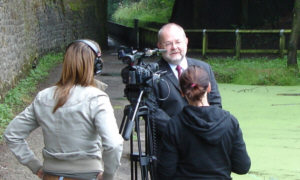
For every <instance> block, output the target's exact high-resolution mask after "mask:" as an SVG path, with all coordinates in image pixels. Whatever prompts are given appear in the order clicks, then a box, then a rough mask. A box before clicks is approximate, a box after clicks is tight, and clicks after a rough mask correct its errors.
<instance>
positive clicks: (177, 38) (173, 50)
mask: <svg viewBox="0 0 300 180" xmlns="http://www.w3.org/2000/svg"><path fill="white" fill-rule="evenodd" d="M187 44H188V39H187V38H186V36H185V34H184V32H183V31H182V30H181V29H179V28H178V27H176V26H171V27H166V28H165V29H164V30H163V31H162V33H161V36H160V41H159V42H158V44H157V46H158V48H160V49H166V50H167V51H166V52H164V53H162V56H163V58H164V59H165V60H166V61H167V62H169V63H171V64H179V63H180V62H181V61H182V59H183V58H185V55H186V52H187Z"/></svg>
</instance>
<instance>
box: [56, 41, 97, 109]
mask: <svg viewBox="0 0 300 180" xmlns="http://www.w3.org/2000/svg"><path fill="white" fill-rule="evenodd" d="M88 41H91V40H88ZM91 42H92V43H94V44H95V45H96V46H97V47H98V49H99V50H100V47H99V45H98V44H97V43H96V42H94V41H91ZM95 58H96V55H95V52H93V50H92V49H91V48H90V47H89V46H88V45H87V44H85V43H83V42H79V41H75V42H73V43H71V44H70V45H69V46H68V47H67V50H66V53H65V55H64V62H63V68H62V73H61V77H60V80H59V81H58V82H57V83H56V86H57V89H56V91H55V94H54V97H55V98H56V99H57V104H56V105H55V107H54V109H53V113H54V112H55V111H56V110H57V109H58V108H60V107H62V106H63V105H64V104H65V103H66V102H67V100H68V97H69V96H68V95H69V92H70V89H71V88H72V87H73V86H75V85H81V86H85V87H87V86H96V85H95V82H94V59H95Z"/></svg>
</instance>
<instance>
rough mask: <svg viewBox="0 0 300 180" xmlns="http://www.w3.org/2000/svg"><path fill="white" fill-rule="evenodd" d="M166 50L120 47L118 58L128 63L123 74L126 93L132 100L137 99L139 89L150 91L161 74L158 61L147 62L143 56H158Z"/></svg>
mask: <svg viewBox="0 0 300 180" xmlns="http://www.w3.org/2000/svg"><path fill="white" fill-rule="evenodd" d="M164 51H165V50H164V49H149V48H146V49H144V50H143V51H137V50H133V48H126V47H123V46H122V47H120V48H119V49H118V59H119V60H122V62H123V63H124V64H127V65H128V66H126V67H125V68H123V69H122V71H121V76H122V80H123V83H124V84H126V88H125V90H124V92H125V95H126V97H127V99H128V100H129V101H130V102H135V101H136V99H137V95H138V92H139V91H141V90H143V91H144V92H146V93H147V92H149V91H150V88H151V87H152V85H153V82H154V81H155V80H157V79H158V78H159V77H160V74H161V72H160V71H158V69H159V67H158V64H157V63H145V62H144V61H143V58H149V57H152V56H158V54H159V53H160V52H164Z"/></svg>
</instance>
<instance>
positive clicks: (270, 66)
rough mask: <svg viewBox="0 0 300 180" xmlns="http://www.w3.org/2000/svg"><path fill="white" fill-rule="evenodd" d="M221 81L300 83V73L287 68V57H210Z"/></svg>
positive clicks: (209, 61) (277, 83) (249, 83)
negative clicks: (238, 58)
mask: <svg viewBox="0 0 300 180" xmlns="http://www.w3.org/2000/svg"><path fill="white" fill-rule="evenodd" d="M207 61H208V63H209V64H210V65H211V66H212V68H213V70H214V73H215V76H216V79H217V80H218V82H220V83H232V84H242V85H280V86H291V85H300V73H299V72H295V71H293V70H290V69H288V68H286V58H282V59H280V58H277V59H269V58H266V57H260V58H245V59H241V60H236V59H233V58H210V59H208V60H207Z"/></svg>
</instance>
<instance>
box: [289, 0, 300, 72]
mask: <svg viewBox="0 0 300 180" xmlns="http://www.w3.org/2000/svg"><path fill="white" fill-rule="evenodd" d="M299 34H300V0H295V5H294V12H293V27H292V34H291V37H290V42H289V46H288V59H287V66H288V67H295V68H297V69H298V64H297V45H298V38H299Z"/></svg>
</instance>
